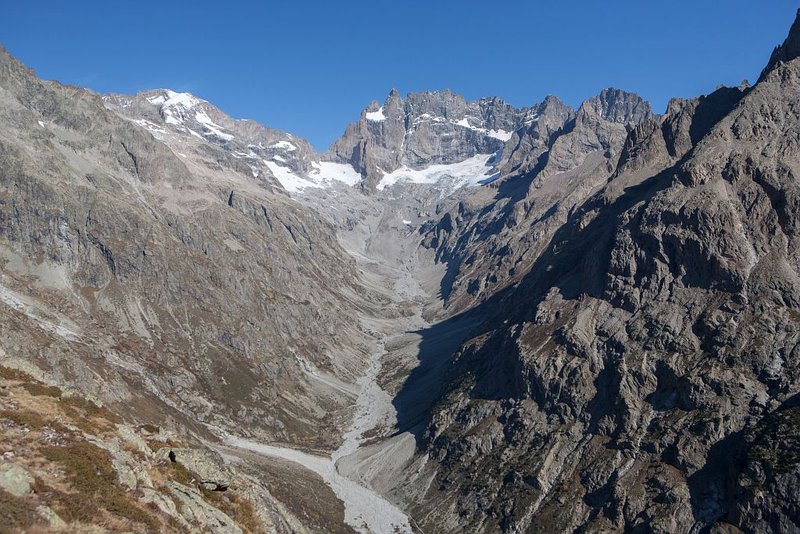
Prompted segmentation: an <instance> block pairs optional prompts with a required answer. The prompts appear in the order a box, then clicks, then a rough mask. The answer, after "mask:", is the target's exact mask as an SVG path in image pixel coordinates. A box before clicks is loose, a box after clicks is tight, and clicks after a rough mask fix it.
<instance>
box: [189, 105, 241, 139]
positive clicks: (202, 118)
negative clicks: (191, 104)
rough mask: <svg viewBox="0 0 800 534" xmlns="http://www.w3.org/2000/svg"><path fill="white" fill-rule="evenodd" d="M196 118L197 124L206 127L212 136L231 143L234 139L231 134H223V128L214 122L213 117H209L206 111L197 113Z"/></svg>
mask: <svg viewBox="0 0 800 534" xmlns="http://www.w3.org/2000/svg"><path fill="white" fill-rule="evenodd" d="M194 118H195V119H197V122H199V123H200V124H202V125H203V126H205V127H206V129H207V130H208V131H209V132H211V134H212V135H215V136H217V137H219V138H220V139H224V140H225V141H230V140H231V139H233V136H232V135H231V134H228V133H225V132H223V131H222V126H220V125H219V124H217V123H215V122H214V121H212V120H211V117H209V116H208V115H207V114H206V112H205V111H203V110H200V111H196V112H195V114H194Z"/></svg>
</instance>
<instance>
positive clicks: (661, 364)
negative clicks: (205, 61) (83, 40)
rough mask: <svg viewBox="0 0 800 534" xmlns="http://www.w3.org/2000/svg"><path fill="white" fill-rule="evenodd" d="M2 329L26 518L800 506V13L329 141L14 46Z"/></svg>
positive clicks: (584, 522) (2, 414) (441, 522)
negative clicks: (636, 83)
mask: <svg viewBox="0 0 800 534" xmlns="http://www.w3.org/2000/svg"><path fill="white" fill-rule="evenodd" d="M766 52H767V51H765V60H766V59H767V58H766V55H767V54H766ZM0 324H2V336H0V376H1V377H2V378H0V523H2V524H0V532H49V531H57V532H214V533H217V532H221V533H257V532H258V533H260V532H279V533H284V532H300V533H303V532H325V533H329V532H354V531H355V532H369V533H381V534H382V533H395V532H397V533H399V532H425V533H459V532H476V533H477V532H480V533H484V532H485V533H496V532H514V533H521V532H610V531H625V532H664V533H672V532H692V533H700V532H714V533H723V532H725V533H735V532H800V13H798V18H797V19H796V20H795V21H794V24H793V25H792V27H791V29H790V32H789V35H788V37H787V38H786V41H785V42H784V43H783V44H782V45H781V46H779V47H777V48H776V49H775V50H774V51H773V53H772V55H771V57H769V59H768V61H767V62H766V66H765V68H764V70H763V72H762V73H761V76H760V78H759V79H758V80H757V82H756V83H755V84H753V85H750V84H748V83H743V84H742V85H741V86H739V87H722V86H721V87H719V88H718V89H717V90H716V91H714V92H713V93H711V94H707V95H703V96H699V97H697V98H693V99H673V100H672V101H670V103H669V105H668V106H667V109H666V110H665V112H664V113H663V114H661V115H659V114H657V113H656V112H655V111H654V110H653V109H651V107H650V105H649V104H648V103H647V102H646V101H644V100H643V99H642V98H640V97H639V96H637V95H636V94H632V93H628V92H625V91H622V90H619V89H606V90H603V91H602V92H601V93H600V94H598V95H597V96H594V97H591V98H589V99H588V100H586V101H584V102H583V103H582V104H581V105H580V107H578V109H573V108H571V107H570V106H567V105H565V104H564V103H563V102H561V101H560V100H559V99H558V98H556V97H554V96H549V97H547V98H546V99H545V100H544V101H543V102H540V103H538V104H533V105H531V106H530V107H527V108H521V109H520V108H516V107H513V106H511V105H509V104H507V103H505V102H504V101H502V100H500V99H499V98H482V99H480V100H477V101H472V102H469V101H466V100H465V99H464V98H462V97H461V96H459V95H457V94H454V93H452V92H449V91H440V92H425V93H411V94H408V95H406V96H405V97H403V96H401V95H400V94H399V93H398V92H397V91H394V90H393V91H391V93H389V95H388V97H386V99H385V100H384V101H383V102H382V103H381V102H377V101H376V102H373V103H371V104H370V105H369V106H368V107H366V108H365V109H364V110H363V111H362V113H361V116H360V117H359V119H358V120H357V121H356V122H353V123H352V124H350V125H348V126H347V127H346V129H345V131H344V134H343V135H342V136H341V137H340V138H339V139H338V140H337V141H335V142H334V143H333V145H332V146H331V147H330V148H329V149H328V151H327V152H324V153H317V152H316V151H315V150H314V149H313V148H312V146H311V145H310V143H308V142H307V141H305V140H304V139H302V138H300V137H297V136H295V135H292V134H290V133H286V132H283V131H280V130H274V129H271V128H268V127H265V126H262V125H260V124H258V123H256V122H253V121H250V120H237V119H233V118H231V117H230V116H228V115H227V114H226V113H225V112H223V111H222V110H220V109H218V108H217V107H215V106H214V105H213V104H212V103H210V102H207V101H205V100H202V99H200V98H198V97H196V96H194V95H191V94H189V93H179V92H174V91H171V90H166V89H157V90H151V91H146V92H142V93H139V94H136V95H133V96H129V95H120V94H107V95H100V94H96V93H94V92H92V91H89V90H86V89H82V88H77V87H72V86H67V85H63V84H61V83H58V82H55V81H43V80H41V79H39V78H37V76H36V75H35V74H34V72H33V71H31V70H30V69H28V68H26V67H25V66H23V65H22V64H20V63H19V62H18V61H17V60H15V59H14V58H13V57H11V56H10V55H9V54H8V53H7V52H5V50H3V49H0Z"/></svg>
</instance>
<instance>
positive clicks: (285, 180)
mask: <svg viewBox="0 0 800 534" xmlns="http://www.w3.org/2000/svg"><path fill="white" fill-rule="evenodd" d="M263 161H264V165H266V166H267V167H269V170H270V171H272V174H273V175H274V176H275V178H276V179H277V180H278V181H279V182H280V184H281V185H282V186H283V188H284V189H286V190H287V191H289V192H290V193H296V192H297V191H301V190H303V189H305V188H306V187H313V186H314V185H316V184H315V183H314V182H312V181H310V180H308V179H306V178H303V177H302V176H298V175H297V174H295V173H294V172H292V169H290V168H289V167H284V166H283V165H280V164H278V163H275V162H274V161H268V160H266V159H265V160H263Z"/></svg>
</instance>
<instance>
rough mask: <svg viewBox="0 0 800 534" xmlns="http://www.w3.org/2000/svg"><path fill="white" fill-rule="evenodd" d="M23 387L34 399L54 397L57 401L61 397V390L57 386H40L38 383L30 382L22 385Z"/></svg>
mask: <svg viewBox="0 0 800 534" xmlns="http://www.w3.org/2000/svg"><path fill="white" fill-rule="evenodd" d="M22 387H23V388H25V390H26V391H27V392H28V393H30V394H31V395H33V396H34V397H41V396H47V397H53V398H55V399H58V398H60V397H61V388H60V387H57V386H47V385H45V384H39V383H37V382H28V383H25V384H22Z"/></svg>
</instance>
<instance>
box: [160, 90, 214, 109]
mask: <svg viewBox="0 0 800 534" xmlns="http://www.w3.org/2000/svg"><path fill="white" fill-rule="evenodd" d="M165 92H166V93H167V99H166V100H164V101H163V102H162V103H161V107H164V108H171V107H176V106H178V107H183V108H186V109H191V108H193V107H194V106H196V105H197V104H199V103H200V102H203V100H200V99H199V98H197V97H196V96H194V95H193V94H191V93H176V92H175V91H170V90H169V89H167V90H166V91H165ZM159 98H163V97H159ZM148 100H149V99H148ZM151 103H152V102H151Z"/></svg>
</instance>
